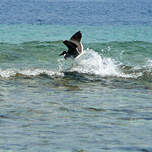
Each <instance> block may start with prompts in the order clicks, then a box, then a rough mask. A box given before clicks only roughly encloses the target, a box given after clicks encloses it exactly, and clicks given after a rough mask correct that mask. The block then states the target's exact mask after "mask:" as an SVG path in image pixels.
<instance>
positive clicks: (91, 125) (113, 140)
mask: <svg viewBox="0 0 152 152" xmlns="http://www.w3.org/2000/svg"><path fill="white" fill-rule="evenodd" d="M78 29H79V30H81V31H82V33H83V45H84V54H83V55H82V56H81V57H80V58H78V59H77V60H75V61H72V60H67V61H65V60H64V59H63V58H62V57H59V56H58V55H59V54H60V52H61V51H63V50H66V47H65V46H64V45H63V44H62V40H65V39H68V38H69V37H70V36H71V35H72V34H73V33H74V32H75V31H77V30H78ZM150 29H151V27H150V26H119V27H117V26H113V27H112V26H92V27H91V26H80V27H77V26H58V25H56V26H55V25H0V35H3V36H2V37H1V38H0V65H1V66H0V151H1V150H2V152H6V151H13V152H21V151H22V152H26V151H28V152H33V151H37V152H38V151H40V152H42V151H43V152H50V151H51V152H63V151H64V152H86V151H87V152H101V151H103V152H105V151H107V152H128V151H131V152H133V151H135V152H139V151H140V152H144V151H151V141H152V136H151V131H152V127H151V126H152V103H151V99H152V54H151V50H152V43H151V40H152V39H151V34H152V33H151V30H150ZM72 63H73V64H74V66H73V67H72Z"/></svg>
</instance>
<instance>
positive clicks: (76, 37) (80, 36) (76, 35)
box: [70, 31, 82, 42]
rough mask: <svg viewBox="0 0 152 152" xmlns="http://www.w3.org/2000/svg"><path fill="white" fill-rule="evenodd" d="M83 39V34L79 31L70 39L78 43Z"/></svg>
mask: <svg viewBox="0 0 152 152" xmlns="http://www.w3.org/2000/svg"><path fill="white" fill-rule="evenodd" d="M81 38H82V34H81V32H80V31H78V32H76V33H75V34H74V35H72V37H71V38H70V40H72V41H76V42H80V41H81Z"/></svg>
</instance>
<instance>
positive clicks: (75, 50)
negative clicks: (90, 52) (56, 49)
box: [59, 31, 83, 59]
mask: <svg viewBox="0 0 152 152" xmlns="http://www.w3.org/2000/svg"><path fill="white" fill-rule="evenodd" d="M81 38H82V34H81V32H80V31H78V32H76V33H75V34H74V35H72V37H71V38H70V40H65V41H63V43H64V44H65V45H66V46H67V48H68V51H63V52H62V53H61V54H60V55H59V56H61V55H63V56H64V58H65V59H67V58H77V57H79V56H80V54H82V53H83V45H82V43H81Z"/></svg>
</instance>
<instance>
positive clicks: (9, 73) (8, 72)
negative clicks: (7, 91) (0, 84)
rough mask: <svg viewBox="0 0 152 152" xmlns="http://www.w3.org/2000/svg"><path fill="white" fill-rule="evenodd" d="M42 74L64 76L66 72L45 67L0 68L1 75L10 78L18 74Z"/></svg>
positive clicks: (29, 75) (30, 75)
mask: <svg viewBox="0 0 152 152" xmlns="http://www.w3.org/2000/svg"><path fill="white" fill-rule="evenodd" d="M41 74H46V75H48V76H50V77H58V76H60V77H61V76H64V73H62V72H58V71H51V70H45V69H24V70H20V69H6V70H2V69H0V77H2V78H10V77H15V76H17V75H23V76H28V77H35V76H39V75H41Z"/></svg>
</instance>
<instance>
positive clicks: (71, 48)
mask: <svg viewBox="0 0 152 152" xmlns="http://www.w3.org/2000/svg"><path fill="white" fill-rule="evenodd" d="M63 43H64V44H65V45H66V46H67V47H68V49H69V50H74V49H76V47H77V45H76V44H74V43H73V42H71V41H68V40H65V41H63Z"/></svg>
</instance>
